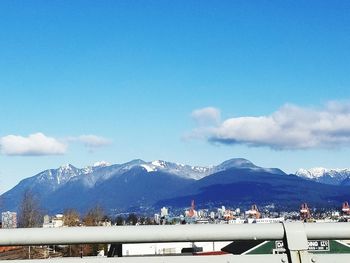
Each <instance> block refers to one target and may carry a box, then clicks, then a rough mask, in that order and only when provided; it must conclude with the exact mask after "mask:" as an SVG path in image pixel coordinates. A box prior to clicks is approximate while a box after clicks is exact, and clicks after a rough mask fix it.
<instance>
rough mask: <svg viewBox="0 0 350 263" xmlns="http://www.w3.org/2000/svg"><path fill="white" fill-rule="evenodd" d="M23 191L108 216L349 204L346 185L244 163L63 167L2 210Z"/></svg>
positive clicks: (51, 206) (46, 203)
mask: <svg viewBox="0 0 350 263" xmlns="http://www.w3.org/2000/svg"><path fill="white" fill-rule="evenodd" d="M26 190H30V191H32V192H33V193H34V194H35V195H36V196H37V197H38V199H39V200H40V201H41V204H42V205H43V207H44V209H45V210H46V211H48V212H52V213H56V212H62V211H63V210H64V209H67V208H75V209H77V210H78V211H81V212H84V211H86V210H87V209H89V207H92V206H95V205H96V204H99V205H101V206H103V207H105V209H106V210H109V211H119V212H125V211H130V209H131V208H132V209H136V210H137V209H138V210H140V211H145V212H147V211H148V212H149V211H151V210H152V209H156V210H157V209H159V206H163V205H165V206H166V205H167V204H170V205H171V204H172V205H174V206H175V207H181V206H184V205H185V204H188V203H189V200H191V199H198V201H196V202H197V203H199V204H201V205H203V206H205V205H220V204H225V203H226V204H228V205H236V204H237V205H238V204H245V205H248V203H251V202H256V203H258V204H259V203H261V204H262V203H276V202H278V203H280V204H281V205H283V206H286V207H288V206H291V205H293V206H295V204H296V203H298V202H307V201H308V200H309V201H310V202H313V203H314V204H322V203H325V205H335V204H336V203H338V202H343V201H344V200H347V199H346V198H348V199H350V187H347V186H346V185H345V186H335V185H332V186H328V185H324V184H321V183H318V182H314V181H312V180H306V179H305V178H302V177H300V176H296V175H288V174H286V173H284V172H283V171H282V170H280V169H278V168H263V167H259V166H256V165H255V164H253V163H252V162H250V161H249V160H246V159H243V158H233V159H229V160H227V161H224V162H222V163H220V164H218V165H216V166H208V167H204V166H191V165H185V164H179V163H173V162H167V161H162V160H156V161H152V162H145V161H143V160H141V159H135V160H132V161H130V162H126V163H122V164H107V163H105V162H99V163H96V165H92V166H88V167H85V168H77V167H75V166H73V165H71V164H67V165H63V166H61V167H59V168H57V169H48V170H45V171H43V172H41V173H39V174H37V175H35V176H32V177H29V178H26V179H23V180H22V181H21V182H19V183H18V184H17V185H16V186H15V187H14V188H12V189H11V190H9V191H7V192H6V193H4V194H3V195H2V196H1V198H2V199H3V204H4V208H5V209H7V210H12V211H13V210H17V209H18V207H19V204H20V202H21V197H22V196H23V193H24V192H25V191H26Z"/></svg>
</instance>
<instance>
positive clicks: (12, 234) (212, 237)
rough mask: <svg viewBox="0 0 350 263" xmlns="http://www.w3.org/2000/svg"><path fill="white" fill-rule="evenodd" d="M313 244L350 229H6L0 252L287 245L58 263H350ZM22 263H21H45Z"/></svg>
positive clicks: (347, 234)
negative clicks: (252, 251) (258, 251)
mask: <svg viewBox="0 0 350 263" xmlns="http://www.w3.org/2000/svg"><path fill="white" fill-rule="evenodd" d="M308 239H336V240H338V239H350V223H281V224H242V225H176V226H168V225H165V226H115V227H67V228H27V229H0V246H15V245H59V244H88V243H108V244H110V243H120V244H127V243H157V242H188V241H190V242H195V241H235V240H284V241H285V246H286V254H280V255H254V256H253V255H245V256H241V255H239V256H237V255H222V256H181V257H180V256H168V257H164V256H162V257H160V256H159V257H129V258H86V257H85V258H83V260H82V259H80V258H61V259H54V262H56V263H61V262H77V263H78V261H79V262H91V263H94V262H225V263H227V262H238V263H239V262H243V263H244V262H247V263H248V262H272V263H274V262H279V263H284V262H290V263H297V262H299V263H301V262H302V263H305V262H309V263H315V262H320V263H322V262H334V263H338V262H344V263H345V262H350V254H327V255H325V254H322V255H321V254H317V255H316V254H311V253H308V251H307V249H308V244H307V240H308ZM45 261H49V262H50V261H51V260H50V259H47V260H29V261H28V260H21V261H17V260H14V261H12V262H13V263H17V262H22V263H26V262H32V263H33V262H45Z"/></svg>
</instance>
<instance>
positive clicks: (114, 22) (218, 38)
mask: <svg viewBox="0 0 350 263" xmlns="http://www.w3.org/2000/svg"><path fill="white" fill-rule="evenodd" d="M349 12H350V2H349V1H188V0H186V1H165V0H164V1H132V0H128V1H107V0H105V1H49V2H48V1H13V0H11V1H10V0H9V1H6V0H5V1H1V2H0V58H1V59H0V72H1V77H0V123H1V126H0V147H1V154H0V192H3V191H6V190H8V189H9V188H11V187H13V186H14V185H15V184H16V183H18V182H19V180H21V179H23V178H25V177H28V176H32V175H34V174H36V173H38V172H40V171H42V170H44V169H47V168H55V167H58V166H60V165H62V164H65V163H72V164H73V165H75V166H77V167H82V166H86V165H89V164H92V163H94V162H96V161H101V160H105V161H108V162H110V163H122V162H126V161H129V160H131V159H135V158H141V159H144V160H147V161H148V160H149V161H150V160H155V159H165V160H169V161H175V162H181V163H188V164H196V165H211V164H218V163H220V162H221V161H224V160H226V159H229V158H233V157H244V158H247V159H249V160H251V161H253V162H254V163H256V164H257V165H261V166H267V167H280V168H282V169H284V170H285V171H287V172H294V171H295V170H296V169H298V168H300V167H305V168H309V167H313V166H326V167H340V168H342V167H349V166H350V164H349V161H348V160H349V159H348V156H349V155H350V150H349V145H350V143H349V142H350V128H349V127H348V123H349V122H348V120H349V121H350V118H349V116H350V106H349V105H350V103H349V101H350V72H349V71H350V70H349V69H350V66H349V64H350V48H349V47H350V16H349ZM208 107H211V108H209V110H208ZM203 109H204V110H203ZM205 109H207V110H205ZM196 110H197V113H199V114H197V115H195V114H194V111H196ZM276 116H277V117H276ZM280 116H282V117H280ZM285 120H286V121H285ZM286 123H288V125H286ZM320 123H322V125H321V126H322V127H320V125H318V124H320ZM308 124H310V126H312V127H313V128H312V129H311V128H307V127H306V128H305V126H309V125H308ZM323 124H324V125H323ZM286 127H287V128H286ZM290 127H291V128H290ZM300 127H302V128H301V129H299V128H300ZM310 129H311V130H310ZM271 130H273V132H270V131H271ZM299 130H302V131H303V132H300V133H299ZM255 131H256V132H258V131H259V132H258V133H256V132H255ZM260 131H261V132H260ZM263 131H264V132H265V133H264V132H263ZM286 134H287V135H286ZM33 135H34V136H33ZM35 135H39V136H35ZM31 136H32V137H31ZM50 143H52V145H51V144H50ZM51 146H52V147H51ZM20 147H24V149H20ZM40 147H44V149H42V148H40ZM45 147H46V148H45Z"/></svg>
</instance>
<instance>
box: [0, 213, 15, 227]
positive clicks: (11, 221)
mask: <svg viewBox="0 0 350 263" xmlns="http://www.w3.org/2000/svg"><path fill="white" fill-rule="evenodd" d="M1 222H2V228H16V227H17V213H16V212H10V211H7V212H2V213H1Z"/></svg>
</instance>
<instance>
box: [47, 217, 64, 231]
mask: <svg viewBox="0 0 350 263" xmlns="http://www.w3.org/2000/svg"><path fill="white" fill-rule="evenodd" d="M55 227H63V215H62V214H57V215H55V216H52V217H50V216H48V215H46V216H44V223H43V228H55Z"/></svg>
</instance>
